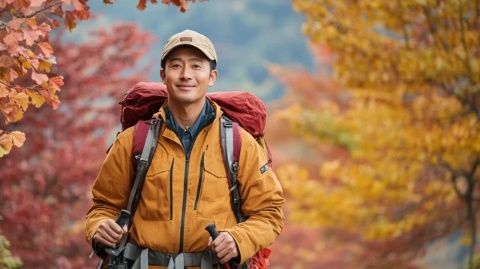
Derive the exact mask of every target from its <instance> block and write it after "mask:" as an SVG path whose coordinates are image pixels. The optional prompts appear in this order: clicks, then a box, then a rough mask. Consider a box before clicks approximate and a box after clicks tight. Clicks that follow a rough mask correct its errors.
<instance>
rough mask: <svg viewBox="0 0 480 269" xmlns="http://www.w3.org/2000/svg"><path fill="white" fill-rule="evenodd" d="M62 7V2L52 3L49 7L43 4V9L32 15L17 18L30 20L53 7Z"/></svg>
mask: <svg viewBox="0 0 480 269" xmlns="http://www.w3.org/2000/svg"><path fill="white" fill-rule="evenodd" d="M61 5H62V1H59V2H53V3H51V4H50V5H47V4H45V6H44V7H43V8H40V9H39V10H37V11H35V12H33V13H32V14H29V15H23V16H18V18H32V17H34V16H35V15H37V14H39V13H41V12H44V11H46V10H48V9H50V8H52V7H55V6H61Z"/></svg>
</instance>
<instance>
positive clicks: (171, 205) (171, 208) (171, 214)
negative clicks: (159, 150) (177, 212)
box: [170, 159, 175, 220]
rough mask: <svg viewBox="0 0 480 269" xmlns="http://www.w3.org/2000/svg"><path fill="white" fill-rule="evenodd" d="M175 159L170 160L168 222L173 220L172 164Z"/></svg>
mask: <svg viewBox="0 0 480 269" xmlns="http://www.w3.org/2000/svg"><path fill="white" fill-rule="evenodd" d="M174 163H175V159H172V164H171V165H170V220H172V219H173V164H174Z"/></svg>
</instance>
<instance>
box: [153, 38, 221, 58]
mask: <svg viewBox="0 0 480 269" xmlns="http://www.w3.org/2000/svg"><path fill="white" fill-rule="evenodd" d="M183 45H188V46H193V47H195V48H197V49H199V50H200V51H201V52H203V54H205V56H207V58H208V59H209V60H211V61H217V53H216V52H215V48H214V47H213V44H212V41H210V39H208V37H206V36H204V35H202V34H200V33H198V32H195V31H192V30H184V31H182V32H179V33H176V34H174V35H173V36H171V37H170V38H169V39H168V41H167V44H165V46H164V47H163V52H162V63H163V61H164V60H165V57H166V56H167V55H168V53H170V52H171V51H172V50H173V49H174V48H176V47H178V46H183Z"/></svg>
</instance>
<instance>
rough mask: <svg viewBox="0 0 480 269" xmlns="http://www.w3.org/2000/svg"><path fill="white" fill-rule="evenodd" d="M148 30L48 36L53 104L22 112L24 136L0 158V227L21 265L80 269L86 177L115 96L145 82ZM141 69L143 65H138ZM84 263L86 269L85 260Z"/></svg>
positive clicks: (110, 126) (114, 114) (115, 112)
mask: <svg viewBox="0 0 480 269" xmlns="http://www.w3.org/2000/svg"><path fill="white" fill-rule="evenodd" d="M150 42H151V36H150V35H149V34H146V33H142V32H141V31H140V30H139V29H138V28H137V27H136V26H135V25H133V24H123V25H114V26H112V27H111V29H110V30H108V31H107V30H97V31H96V32H94V33H93V34H92V35H91V40H88V42H85V43H84V44H74V43H65V42H63V41H62V40H61V38H60V37H58V38H57V39H55V40H54V41H53V42H52V43H53V48H54V49H55V50H56V51H57V57H58V65H57V66H56V69H52V73H54V74H58V75H61V76H62V77H63V78H64V81H65V85H64V87H63V89H62V91H61V92H59V93H58V97H59V98H60V99H61V100H62V105H61V106H60V107H59V108H58V109H57V110H52V109H51V108H50V107H45V106H43V107H41V108H40V109H38V110H37V111H31V110H29V111H27V113H25V116H24V118H23V120H22V121H20V122H18V123H15V124H14V127H15V128H18V129H21V130H23V131H24V132H25V133H26V134H27V135H28V137H29V142H28V143H27V144H26V145H24V146H23V147H22V148H21V149H20V150H18V151H14V152H12V153H11V154H9V155H8V156H6V157H4V158H2V159H0V166H1V167H5V168H7V167H8V169H1V171H0V179H1V180H0V190H1V192H0V197H1V200H2V203H1V204H0V212H1V216H2V221H1V222H0V233H1V234H4V235H6V237H7V238H8V239H9V241H10V242H11V243H12V248H11V249H12V252H13V253H15V255H18V256H19V257H20V258H21V260H22V261H23V263H24V264H25V267H26V268H85V267H87V264H86V263H92V262H94V261H93V260H90V261H88V259H87V257H88V253H89V250H90V249H89V246H88V244H87V243H86V242H85V238H84V235H83V218H84V216H85V214H86V210H87V209H88V207H89V205H90V202H89V201H90V199H89V195H88V193H89V190H90V186H91V182H92V180H93V179H94V178H95V175H96V172H97V171H98V169H99V166H100V165H101V162H102V160H103V158H104V157H105V150H106V148H107V146H108V145H107V140H108V139H109V138H111V137H112V134H113V133H112V132H113V130H114V128H115V126H118V122H119V112H120V109H119V106H118V105H117V102H118V101H119V100H120V98H121V96H122V95H123V94H124V93H125V91H126V89H128V88H129V87H131V86H132V85H133V84H134V83H136V82H138V81H140V80H145V79H146V77H145V76H144V74H146V73H147V72H145V70H141V69H140V68H139V67H138V60H139V59H140V58H141V57H142V56H143V55H144V54H145V52H146V50H147V49H148V47H149V44H150ZM144 68H146V67H144ZM89 266H91V267H93V266H94V265H93V264H90V265H89Z"/></svg>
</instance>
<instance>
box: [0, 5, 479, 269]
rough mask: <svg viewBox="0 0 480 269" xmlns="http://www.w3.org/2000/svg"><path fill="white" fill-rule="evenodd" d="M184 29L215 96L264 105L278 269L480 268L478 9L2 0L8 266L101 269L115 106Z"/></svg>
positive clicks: (1, 248) (0, 242)
mask: <svg viewBox="0 0 480 269" xmlns="http://www.w3.org/2000/svg"><path fill="white" fill-rule="evenodd" d="M104 2H106V3H108V2H112V3H111V4H106V3H104ZM185 9H188V10H186V12H182V11H181V10H183V11H185ZM184 29H192V30H196V31H198V32H201V33H203V34H205V35H207V36H209V37H210V38H211V40H212V41H213V43H214V44H215V47H216V50H217V53H218V57H219V65H218V68H219V80H218V81H217V83H216V85H215V86H214V87H213V88H212V90H213V91H229V90H246V91H250V92H252V93H254V94H255V95H257V96H259V97H261V98H262V99H263V100H264V101H265V102H266V103H267V105H268V110H269V111H268V113H269V114H268V122H267V132H266V139H267V142H268V145H269V147H270V148H271V150H272V152H273V168H274V170H275V171H276V173H277V175H278V177H279V179H280V180H281V183H282V185H283V187H284V189H285V193H286V196H287V204H286V207H285V212H286V216H287V219H286V226H285V228H284V231H283V232H282V234H281V235H280V236H279V238H278V240H277V241H276V242H275V244H274V245H273V246H272V249H273V252H272V255H271V257H270V268H274V269H275V268H276V269H284V268H285V269H286V268H295V269H300V268H333V269H335V268H338V269H347V268H365V269H377V268H378V269H387V268H388V269H389V268H393V269H397V268H398V269H429V268H438V269H457V268H458V269H464V268H468V269H474V268H480V260H479V259H478V258H477V256H478V255H477V254H478V250H479V248H478V240H477V239H478V235H477V228H478V227H479V225H478V220H477V217H478V215H479V214H478V208H479V200H480V193H479V191H480V190H479V186H478V183H479V180H480V168H479V167H480V136H479V135H478V134H479V131H480V123H479V119H480V2H479V1H477V0H445V1H419V0H405V1H386V0H370V1H366V0H365V1H363V0H360V1H349V0H345V1H334V0H320V1H318V0H292V1H287V0H278V1H258V0H257V1H254V0H235V1H214V0H209V1H186V0H177V1H175V0H172V1H163V3H156V1H152V0H150V1H147V0H140V1H138V2H137V1H123V2H120V1H118V2H116V1H103V2H101V1H96V2H92V3H90V2H86V1H81V0H61V1H60V0H59V1H50V0H48V1H47V0H31V1H16V0H10V1H2V2H1V3H0V64H1V65H0V112H1V115H2V121H1V122H0V268H88V267H89V268H93V267H94V266H95V264H96V262H97V260H96V258H95V257H94V258H92V259H89V258H88V255H89V252H90V246H89V244H88V243H87V242H86V241H85V238H84V233H83V225H84V224H83V222H84V217H85V214H86V211H87V210H88V208H89V207H90V205H91V200H90V199H91V194H90V190H91V185H92V183H93V181H94V179H95V176H96V173H97V172H98V169H99V168H100V165H101V163H102V161H103V159H104V158H105V151H106V150H107V148H108V147H109V145H110V144H111V142H112V141H113V139H114V138H115V135H116V133H117V132H118V131H120V129H121V128H120V123H119V117H120V106H119V105H118V102H119V101H120V100H121V98H122V97H123V95H124V94H125V93H126V91H127V90H128V89H129V88H130V87H132V86H133V85H134V84H135V83H136V82H138V81H159V80H160V78H159V68H160V67H159V65H160V64H159V63H160V53H161V50H162V47H163V45H164V44H165V42H166V39H167V38H168V37H169V36H171V35H172V34H174V33H176V32H178V31H181V30H184Z"/></svg>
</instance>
